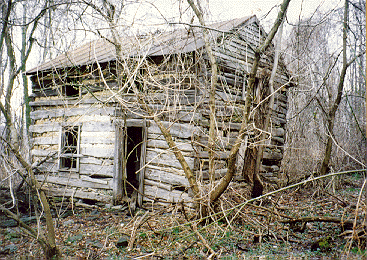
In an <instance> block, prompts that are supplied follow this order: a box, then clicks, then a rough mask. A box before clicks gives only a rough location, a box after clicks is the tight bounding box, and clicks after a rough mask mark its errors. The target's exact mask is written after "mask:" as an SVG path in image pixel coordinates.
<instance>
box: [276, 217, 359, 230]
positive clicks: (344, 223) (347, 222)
mask: <svg viewBox="0 0 367 260" xmlns="http://www.w3.org/2000/svg"><path fill="white" fill-rule="evenodd" d="M361 217H362V216H361ZM280 222H281V223H290V224H294V223H299V222H301V223H302V222H304V223H306V222H329V223H340V224H342V226H343V227H350V228H352V227H353V223H354V220H351V219H347V220H344V219H342V218H337V217H321V216H315V217H303V218H295V219H288V220H282V221H280ZM364 225H365V224H364Z"/></svg>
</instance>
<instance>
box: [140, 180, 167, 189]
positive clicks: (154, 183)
mask: <svg viewBox="0 0 367 260" xmlns="http://www.w3.org/2000/svg"><path fill="white" fill-rule="evenodd" d="M148 185H150V186H154V187H158V188H161V189H164V190H168V191H171V190H172V189H173V188H172V185H169V184H164V183H162V182H159V181H153V180H149V179H144V186H148Z"/></svg>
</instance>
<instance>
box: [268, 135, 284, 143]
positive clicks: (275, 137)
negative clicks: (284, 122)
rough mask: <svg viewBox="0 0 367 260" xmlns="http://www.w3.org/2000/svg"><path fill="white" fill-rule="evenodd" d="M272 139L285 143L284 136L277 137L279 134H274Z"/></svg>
mask: <svg viewBox="0 0 367 260" xmlns="http://www.w3.org/2000/svg"><path fill="white" fill-rule="evenodd" d="M271 140H273V141H276V142H278V143H281V144H284V143H285V140H284V138H281V137H277V136H273V137H272V138H271Z"/></svg>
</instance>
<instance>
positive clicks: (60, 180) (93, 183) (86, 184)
mask: <svg viewBox="0 0 367 260" xmlns="http://www.w3.org/2000/svg"><path fill="white" fill-rule="evenodd" d="M85 177H87V176H85ZM36 179H37V180H38V181H40V182H46V183H53V184H60V185H65V186H67V187H69V188H71V187H79V188H92V189H106V190H110V189H111V186H110V185H109V182H108V181H104V180H97V179H95V180H94V179H92V178H89V179H87V178H84V179H75V178H67V177H59V176H45V175H36ZM101 182H103V183H101Z"/></svg>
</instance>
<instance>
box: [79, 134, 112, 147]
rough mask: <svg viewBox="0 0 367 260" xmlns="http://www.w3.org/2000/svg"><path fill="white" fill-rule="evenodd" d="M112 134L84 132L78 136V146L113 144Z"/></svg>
mask: <svg viewBox="0 0 367 260" xmlns="http://www.w3.org/2000/svg"><path fill="white" fill-rule="evenodd" d="M114 143H115V133H114V132H107V131H106V132H84V131H82V132H81V134H80V145H83V144H114Z"/></svg>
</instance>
